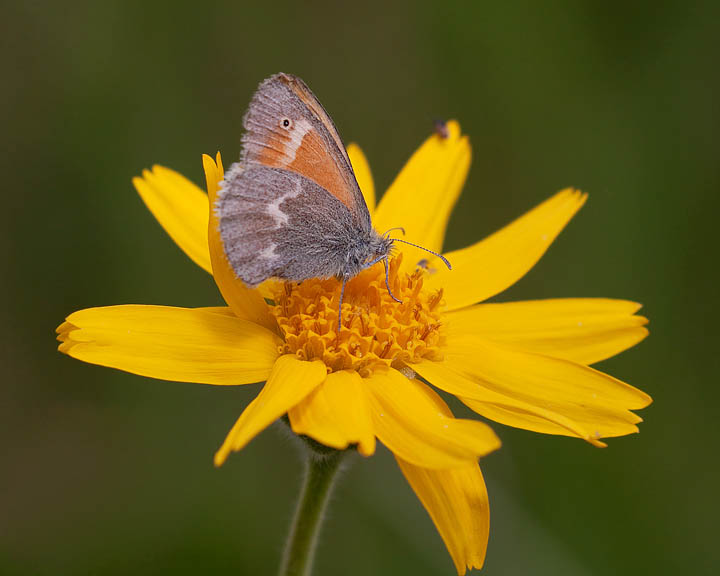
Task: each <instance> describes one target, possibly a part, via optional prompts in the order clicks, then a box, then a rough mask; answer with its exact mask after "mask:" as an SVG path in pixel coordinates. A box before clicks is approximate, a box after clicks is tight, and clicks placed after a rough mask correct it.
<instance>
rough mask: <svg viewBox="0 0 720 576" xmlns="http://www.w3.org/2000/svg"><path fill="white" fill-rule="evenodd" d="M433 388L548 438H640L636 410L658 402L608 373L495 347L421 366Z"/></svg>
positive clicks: (475, 346)
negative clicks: (634, 433)
mask: <svg viewBox="0 0 720 576" xmlns="http://www.w3.org/2000/svg"><path fill="white" fill-rule="evenodd" d="M413 368H414V369H415V370H417V372H418V373H420V374H421V375H422V376H423V377H424V378H427V379H428V380H429V381H431V382H432V383H433V385H435V386H437V387H438V388H441V389H443V390H445V391H447V392H450V393H451V394H455V395H457V396H459V397H460V398H461V399H462V400H463V402H465V403H466V404H467V405H468V406H470V407H471V408H472V409H473V410H475V411H476V412H478V413H479V414H481V415H483V416H485V417H487V418H491V419H494V420H497V421H498V422H501V423H503V424H508V425H510V426H516V427H518V428H525V429H527V430H533V431H536V432H544V433H548V434H564V435H570V436H577V437H580V438H583V439H585V440H587V441H588V442H591V443H593V444H596V445H603V444H602V443H601V442H599V441H598V439H599V438H606V437H613V436H622V435H625V434H630V433H633V432H637V431H638V430H637V426H636V424H637V423H638V422H641V421H642V419H641V418H640V417H639V416H637V415H636V414H633V413H632V412H630V410H631V409H638V408H643V407H645V406H647V405H648V404H649V403H650V402H651V401H652V400H651V398H650V397H649V396H648V395H647V394H645V393H643V392H641V391H640V390H638V389H636V388H633V387H632V386H630V385H628V384H625V383H624V382H621V381H619V380H616V379H615V378H612V377H611V376H608V375H607V374H603V373H602V372H599V371H597V370H593V369H592V368H588V367H587V366H582V365H580V364H575V363H573V362H569V361H567V360H561V359H557V358H550V357H548V356H542V355H540V354H531V353H526V352H522V351H517V350H510V349H506V348H502V347H499V346H496V345H494V344H491V343H489V342H482V343H481V342H473V343H472V345H471V346H468V347H467V348H461V347H459V345H458V344H455V348H454V349H452V350H450V349H448V352H447V354H446V356H445V360H444V361H443V362H441V363H432V362H422V363H420V364H416V365H413Z"/></svg>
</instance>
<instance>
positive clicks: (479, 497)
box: [396, 457, 490, 576]
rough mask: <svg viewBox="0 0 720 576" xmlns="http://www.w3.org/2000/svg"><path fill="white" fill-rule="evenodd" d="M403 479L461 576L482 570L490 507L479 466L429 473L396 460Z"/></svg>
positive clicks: (473, 464) (471, 465)
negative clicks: (429, 520)
mask: <svg viewBox="0 0 720 576" xmlns="http://www.w3.org/2000/svg"><path fill="white" fill-rule="evenodd" d="M396 459H397V462H398V464H399V465H400V469H401V470H402V472H403V474H404V475H405V478H406V479H407V481H408V483H409V484H410V486H412V489H413V490H414V491H415V494H416V495H417V497H418V498H419V499H420V502H422V504H423V506H425V509H426V510H427V512H428V514H429V515H430V518H432V521H433V523H434V524H435V527H436V528H437V531H438V532H439V533H440V536H441V537H442V539H443V541H444V542H445V546H446V547H447V549H448V552H450V556H452V559H453V562H454V563H455V568H456V569H457V572H458V574H459V575H460V576H462V575H463V574H465V571H466V569H467V568H470V569H472V568H477V569H480V568H482V565H483V563H484V562H485V551H486V549H487V543H488V537H489V535H490V506H489V503H488V495H487V489H486V488H485V480H484V479H483V475H482V472H480V466H479V465H478V464H477V463H476V462H473V463H472V464H468V465H466V466H463V467H461V468H452V469H448V470H428V469H427V468H420V467H419V466H415V465H413V464H410V463H409V462H405V461H404V460H402V459H401V458H397V457H396Z"/></svg>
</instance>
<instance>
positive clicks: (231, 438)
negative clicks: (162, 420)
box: [215, 354, 327, 466]
mask: <svg viewBox="0 0 720 576" xmlns="http://www.w3.org/2000/svg"><path fill="white" fill-rule="evenodd" d="M326 375H327V370H326V368H325V364H323V363H322V362H321V361H320V360H315V361H313V362H305V361H302V360H299V359H298V358H297V357H296V356H294V355H292V354H287V355H285V356H281V357H280V358H278V359H277V362H275V366H273V369H272V373H271V374H270V377H269V378H268V381H267V383H266V384H265V386H264V387H263V389H262V390H261V391H260V394H258V396H257V398H255V400H253V401H252V402H251V403H250V404H249V405H248V407H247V408H245V410H244V411H243V413H242V415H241V416H240V418H239V419H238V421H237V422H236V423H235V425H234V426H233V427H232V430H230V433H229V434H228V435H227V438H225V442H223V445H222V446H221V447H220V449H219V450H218V451H217V453H216V454H215V466H221V465H222V464H223V462H225V460H226V458H227V457H228V455H229V454H230V452H237V451H238V450H242V449H243V448H244V447H245V446H246V445H247V443H248V442H250V440H252V439H253V438H254V437H255V436H257V435H258V434H259V433H260V432H262V431H263V430H264V429H265V428H267V427H268V426H269V425H270V424H272V423H273V422H274V421H275V420H277V419H278V418H280V416H282V415H283V414H285V413H286V412H287V411H288V410H290V409H291V408H292V407H293V406H295V405H296V404H297V403H298V402H300V401H301V400H302V399H303V398H305V396H307V395H308V394H309V393H310V392H312V390H313V389H314V388H315V387H317V386H319V385H320V384H322V382H323V380H325V377H326Z"/></svg>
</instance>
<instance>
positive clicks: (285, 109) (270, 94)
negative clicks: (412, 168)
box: [241, 73, 371, 230]
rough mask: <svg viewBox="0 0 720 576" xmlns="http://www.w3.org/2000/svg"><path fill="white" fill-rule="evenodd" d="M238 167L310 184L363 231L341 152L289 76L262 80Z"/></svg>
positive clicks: (303, 89)
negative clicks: (285, 174)
mask: <svg viewBox="0 0 720 576" xmlns="http://www.w3.org/2000/svg"><path fill="white" fill-rule="evenodd" d="M244 127H245V134H244V136H243V139H242V144H243V153H242V157H241V163H242V164H243V165H244V166H245V167H246V168H250V167H251V166H253V165H261V166H268V167H273V168H282V169H284V170H288V171H290V172H295V173H297V174H300V175H301V176H304V177H305V178H307V179H309V180H312V181H313V182H315V183H316V184H317V185H318V186H320V187H321V188H324V189H325V190H327V192H329V193H330V194H331V195H332V196H333V197H335V198H336V199H337V200H339V201H340V202H341V203H342V204H343V205H344V206H345V207H346V208H347V209H348V211H349V212H350V215H351V216H352V219H353V223H354V224H355V225H356V226H359V227H361V228H362V229H363V230H369V229H370V227H371V224H370V214H369V212H368V209H367V206H366V204H365V200H364V199H363V196H362V193H361V192H360V187H359V186H358V184H357V181H356V179H355V174H354V172H353V170H352V166H351V164H350V159H349V157H348V154H347V151H346V150H345V146H344V145H343V143H342V140H341V139H340V136H339V135H338V132H337V129H336V128H335V125H334V124H333V121H332V120H331V119H330V116H329V115H328V113H327V112H326V111H325V109H324V108H323V107H322V105H321V104H320V102H319V101H318V99H317V98H316V97H315V95H314V94H313V93H312V92H311V91H310V89H309V88H308V87H307V85H306V84H305V83H304V82H303V81H302V80H300V78H297V77H296V76H292V75H290V74H282V73H281V74H276V75H275V76H272V77H270V78H268V79H267V80H265V81H264V82H263V83H262V84H260V86H259V87H258V89H257V91H256V92H255V94H254V95H253V98H252V101H251V102H250V106H249V108H248V111H247V114H246V115H245V119H244Z"/></svg>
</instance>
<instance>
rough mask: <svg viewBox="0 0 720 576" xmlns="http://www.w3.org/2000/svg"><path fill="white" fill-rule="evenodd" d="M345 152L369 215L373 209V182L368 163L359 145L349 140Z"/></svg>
mask: <svg viewBox="0 0 720 576" xmlns="http://www.w3.org/2000/svg"><path fill="white" fill-rule="evenodd" d="M347 153H348V156H349V157H350V164H352V168H353V172H355V179H356V180H357V183H358V186H360V191H361V192H362V194H363V198H365V204H367V207H368V210H369V211H370V215H372V213H373V212H374V211H375V183H374V182H373V177H372V172H370V164H368V161H367V158H366V157H365V154H363V151H362V149H361V148H360V146H358V145H357V144H355V143H354V142H351V143H350V144H348V147H347Z"/></svg>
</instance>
